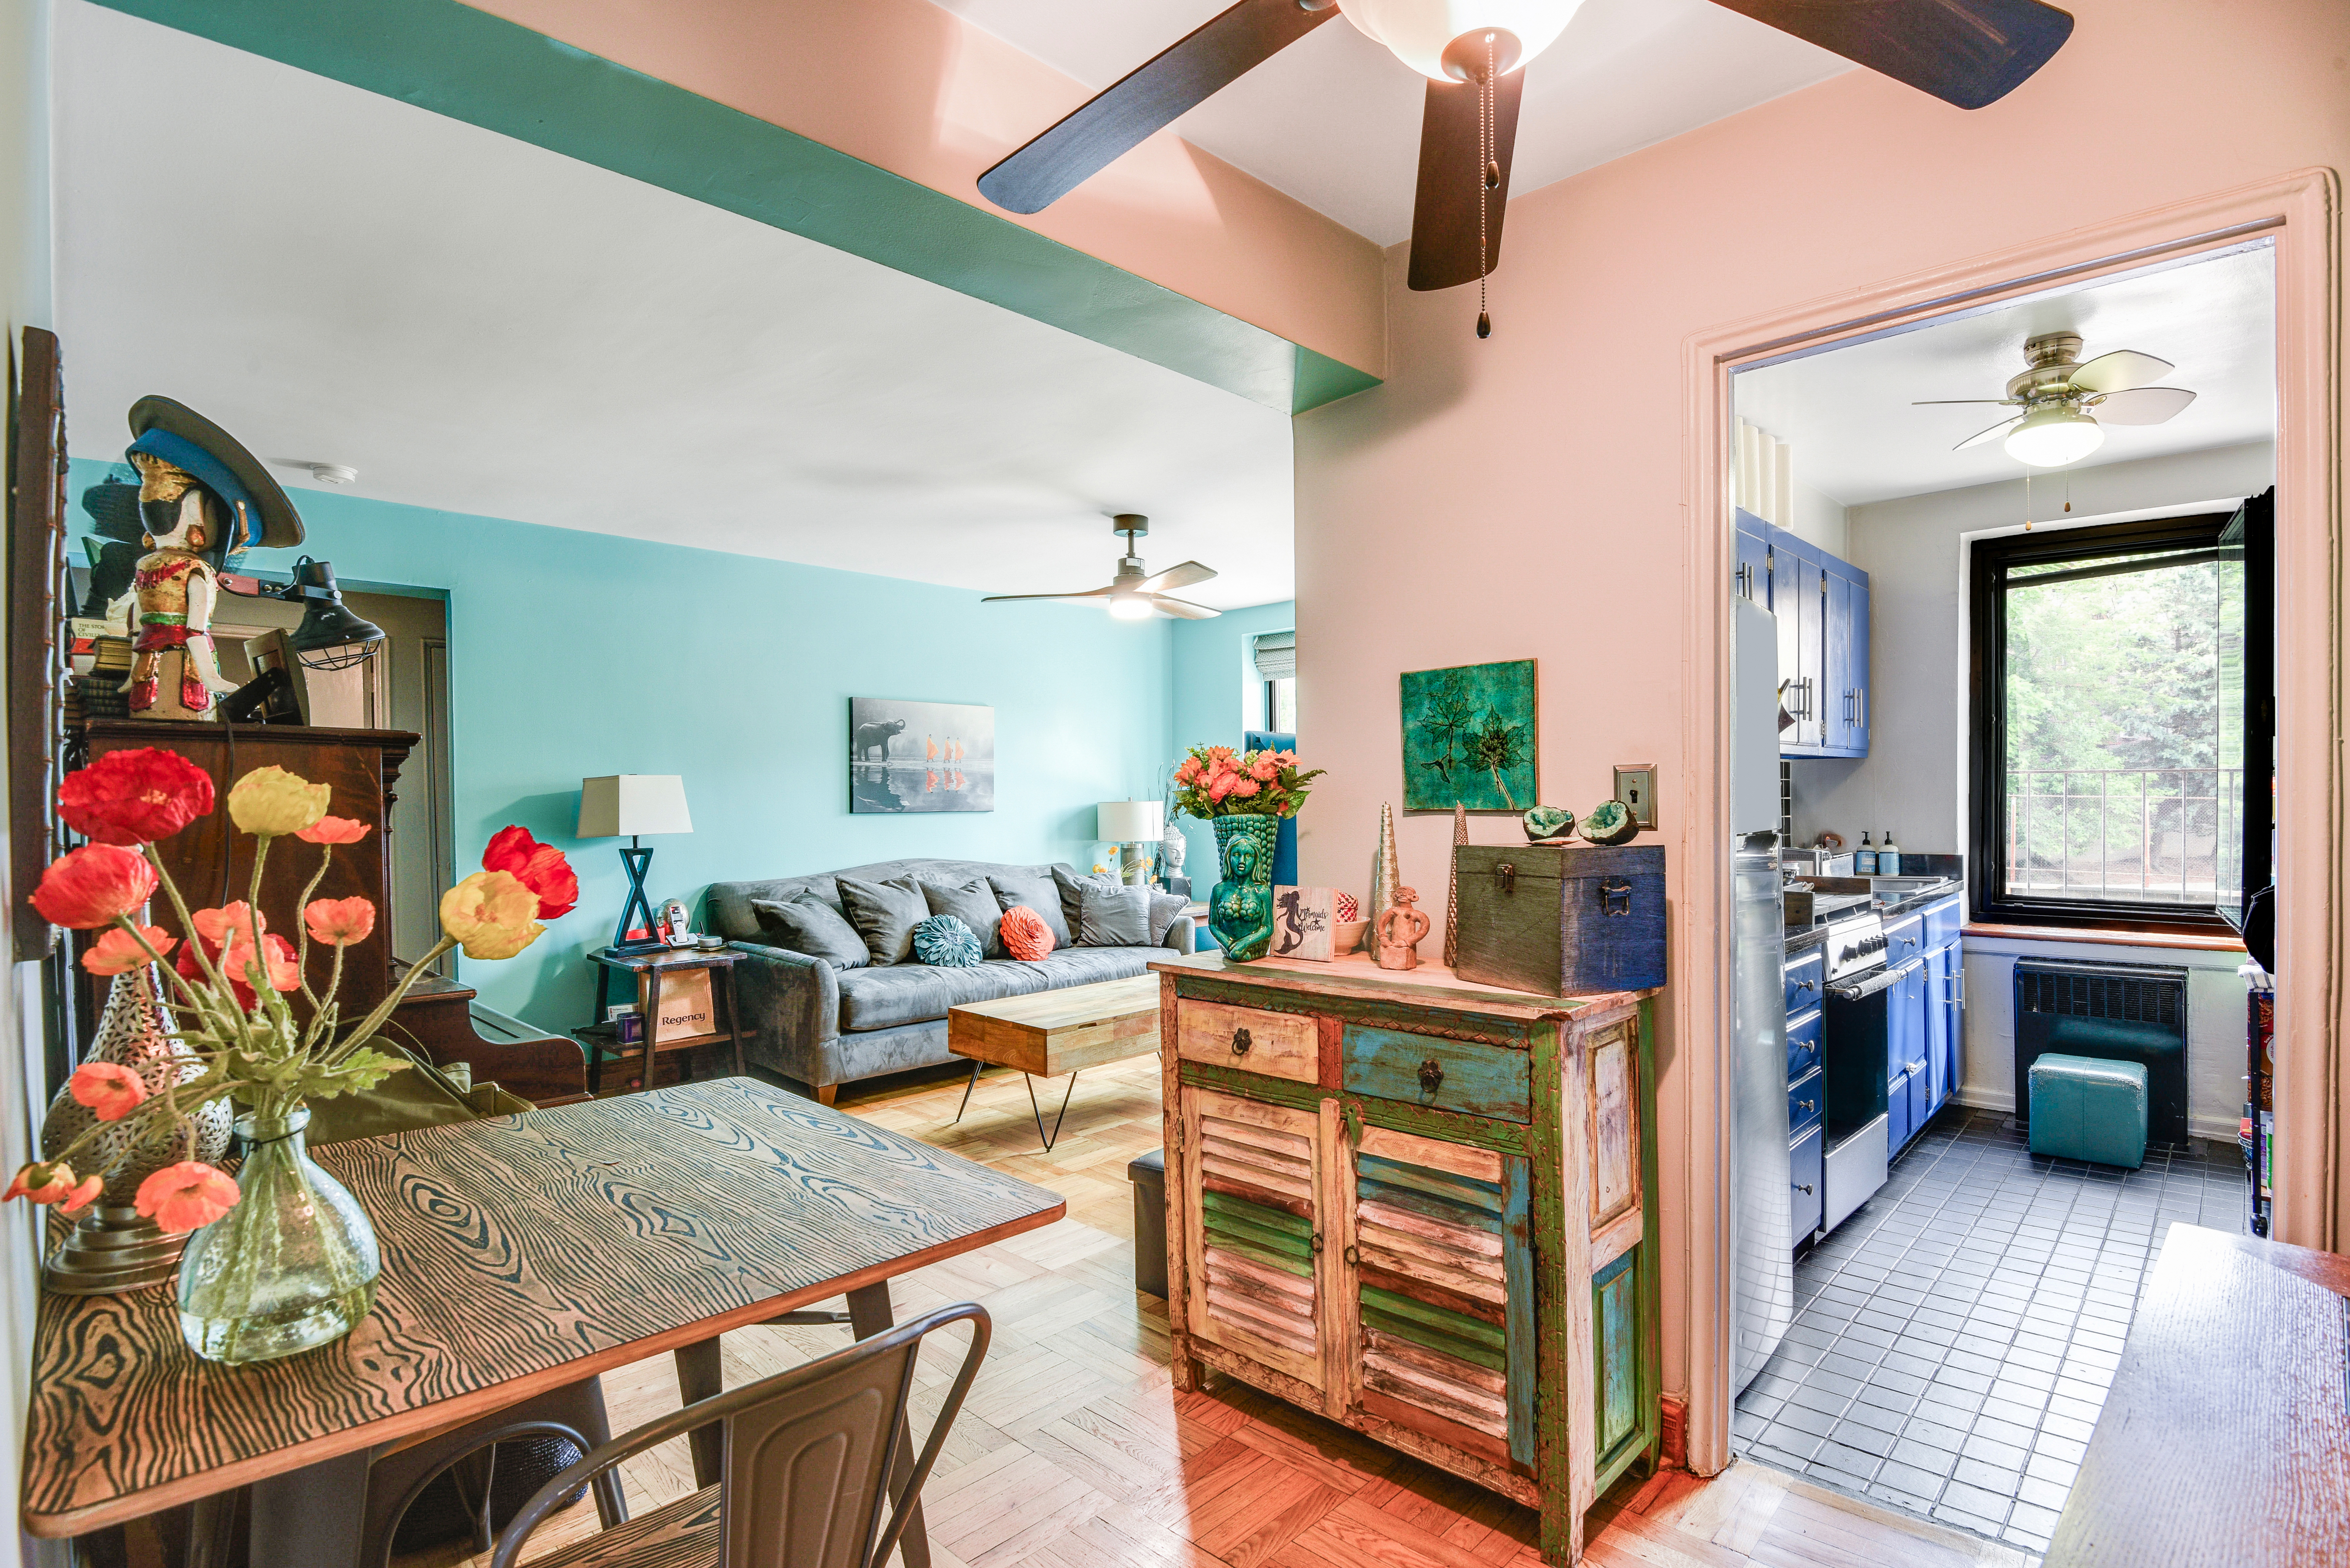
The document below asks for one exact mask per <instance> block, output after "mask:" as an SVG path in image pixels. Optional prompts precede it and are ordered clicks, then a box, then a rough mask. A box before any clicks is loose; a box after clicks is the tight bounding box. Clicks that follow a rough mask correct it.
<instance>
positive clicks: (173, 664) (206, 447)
mask: <svg viewBox="0 0 2350 1568" xmlns="http://www.w3.org/2000/svg"><path fill="white" fill-rule="evenodd" d="M130 434H131V437H132V439H131V442H130V450H129V451H128V452H126V453H125V454H124V455H125V456H126V457H128V458H129V459H130V462H131V464H132V465H133V466H134V467H136V468H137V469H138V471H139V512H140V520H141V521H142V523H143V524H145V534H144V535H143V537H142V539H141V541H140V542H141V543H142V544H143V545H146V546H147V548H148V551H149V554H147V555H145V556H140V559H139V564H138V567H137V571H136V575H135V576H133V578H132V579H131V586H132V588H133V591H134V592H135V593H136V595H137V597H138V606H137V609H136V612H135V616H134V623H135V624H134V626H133V633H134V639H133V642H132V648H133V649H134V650H135V652H136V653H137V655H138V658H137V660H136V662H134V663H133V664H132V666H131V669H130V678H129V679H128V680H125V681H124V682H123V685H122V688H121V690H122V691H125V692H126V693H128V694H129V697H130V711H131V713H132V714H133V715H135V716H138V717H141V718H149V719H210V718H213V717H214V716H215V708H214V704H213V699H214V698H215V697H218V696H224V695H225V694H227V693H228V692H231V691H234V690H236V687H235V683H234V682H233V681H231V680H228V679H227V678H225V677H224V676H223V675H222V674H221V669H220V659H219V656H218V654H217V653H215V652H214V650H213V639H212V612H213V604H214V603H215V602H216V601H217V600H218V598H219V596H220V575H221V573H222V572H223V571H224V570H226V569H228V567H229V566H232V565H234V563H235V561H236V559H237V558H238V557H240V556H243V555H244V552H245V551H246V550H248V549H250V548H252V547H254V546H255V545H264V546H267V547H270V548H276V547H280V546H283V545H298V544H300V543H301V542H302V519H301V516H300V514H297V513H296V511H295V510H294V504H293V503H292V502H291V501H289V500H287V499H286V492H285V491H284V490H283V489H281V488H279V486H278V483H277V482H276V480H275V479H272V478H271V477H270V476H269V473H268V471H267V470H265V469H264V468H263V467H262V466H261V464H260V462H258V461H256V460H255V457H254V455H253V454H252V453H251V452H247V451H245V449H244V446H243V445H241V444H240V443H239V442H238V441H236V439H235V438H234V437H233V436H231V435H230V434H229V433H228V432H227V431H224V430H222V429H221V428H220V427H219V426H217V425H215V424H213V422H212V421H210V420H207V419H205V418H204V417H203V415H202V414H199V413H197V412H196V411H195V410H192V409H190V408H187V407H185V406H183V405H182V404H180V403H177V402H174V401H172V400H171V399H169V398H141V399H140V400H139V401H138V402H136V403H134V404H133V405H131V409H130Z"/></svg>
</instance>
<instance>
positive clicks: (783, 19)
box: [473, 0, 1387, 375]
mask: <svg viewBox="0 0 2350 1568" xmlns="http://www.w3.org/2000/svg"><path fill="white" fill-rule="evenodd" d="M473 3H474V4H476V5H478V6H479V8H480V9H482V10H484V11H487V12H490V13H491V14H493V15H494V16H503V17H504V18H505V19H506V20H507V21H510V22H515V23H517V24H519V25H521V26H525V27H529V28H532V29H533V30H535V31H536V32H540V33H544V34H546V36H549V37H552V38H559V39H561V40H562V41H563V42H565V43H567V44H571V45H574V46H576V47H579V48H583V49H587V50H588V51H590V52H591V53H594V54H598V55H601V56H603V57H605V58H606V59H609V60H617V61H619V63H620V64H622V65H625V66H629V67H633V68H635V69H637V70H640V71H643V72H644V73H645V74H646V75H648V76H652V77H658V78H660V79H661V80H663V81H666V82H669V83H671V84H672V85H674V86H677V87H681V88H685V89H687V90H688V91H690V92H694V93H699V94H701V95H702V97H704V98H707V99H713V100H715V101H717V102H719V103H723V104H725V105H727V106H728V107H730V108H733V109H740V110H742V111H743V113H745V114H751V115H756V116H757V117H759V118H760V119H764V120H767V121H769V122H770V123H772V124H775V125H780V126H782V127H784V128H785V130H794V131H797V132H798V133H799V134H801V135H803V136H806V137H807V138H809V139H810V140H816V141H820V142H822V143H823V144H824V145H826V146H827V147H830V148H833V149H834V150H836V151H841V152H846V153H847V154H848V155H849V156H851V157H853V158H860V159H863V160H864V161H866V162H868V163H872V164H877V165H879V167H881V168H883V169H887V170H889V171H892V172H893V173H897V174H901V175H903V176H904V177H906V178H907V179H909V180H913V181H917V182H920V183H922V184H924V185H928V186H930V187H931V189H933V190H935V191H941V192H945V193H946V194H947V195H950V196H952V197H955V198H956V199H957V200H959V201H963V202H970V203H971V204H972V205H973V206H975V207H979V208H982V209H983V210H984V211H986V212H989V213H995V214H996V215H997V216H999V217H1003V218H1007V219H1009V220H1010V221H1011V222H1013V223H1022V224H1024V225H1026V226H1027V227H1029V228H1031V229H1034V230H1035V231H1036V232H1037V233H1039V234H1047V235H1050V236H1051V237H1052V238H1054V239H1056V240H1059V241H1060V242H1062V243H1063V244H1067V245H1070V246H1072V247H1074V248H1076V249H1077V250H1080V251H1083V252H1085V253H1086V254H1088V255H1093V256H1097V257H1099V258H1100V259H1102V260H1104V261H1107V262H1109V263H1111V264H1113V265H1118V266H1120V267H1123V268H1125V269H1126V270H1127V271H1128V272H1131V273H1133V274H1135V275H1138V276H1140V277H1145V278H1149V280H1151V281H1152V282H1154V283H1158V284H1160V285H1163V286H1166V287H1168V288H1170V289H1173V290H1174V291H1175V292H1177V293H1178V294H1182V295H1187V296H1190V297H1191V298H1193V299H1196V300H1199V301H1200V302H1201V303H1202V304H1205V305H1211V306H1214V307H1216V308H1217V309H1219V310H1222V311H1223V312H1224V313H1225V314H1226V315H1229V316H1235V317H1240V318H1241V319H1242V320H1243V321H1248V322H1252V323H1253V324H1255V325H1256V326H1259V327H1263V328H1264V329H1265V330H1267V331H1269V332H1272V333H1274V334H1276V335H1277V336H1279V337H1286V338H1288V339H1289V340H1290V341H1291V342H1293V343H1302V344H1304V345H1305V346H1306V347H1307V348H1314V349H1317V350H1319V351H1320V352H1322V353H1324V354H1326V355H1328V356H1329V357H1330V358H1334V359H1336V360H1338V361H1339V362H1340V363H1341V364H1346V365H1351V366H1353V367H1355V368H1356V369H1360V370H1367V371H1369V372H1370V373H1371V374H1373V375H1378V374H1381V373H1382V370H1383V368H1384V365H1385V363H1386V358H1387V353H1386V348H1387V346H1386V324H1385V321H1384V319H1383V316H1382V311H1381V305H1382V296H1381V290H1380V257H1379V253H1378V247H1376V246H1375V245H1373V244H1371V242H1370V241H1368V240H1367V239H1365V238H1363V237H1362V236H1361V235H1360V234H1355V233H1354V232H1352V231H1351V230H1348V229H1345V228H1342V227H1340V226H1339V225H1338V224H1337V223H1333V222H1332V221H1331V220H1329V219H1328V218H1326V217H1324V216H1322V215H1321V214H1320V213H1316V212H1315V211H1313V210H1312V209H1311V208H1308V207H1306V206H1305V205H1303V204H1301V203H1300V202H1295V201H1294V200H1292V199H1291V198H1289V197H1287V196H1284V195H1283V194H1282V193H1281V192H1278V191H1275V190H1274V188H1273V187H1272V186H1270V185H1267V184H1265V183H1263V182H1262V181H1259V180H1257V179H1256V178H1255V177H1253V175H1248V174H1244V173H1243V172H1241V171H1239V170H1237V169H1235V168H1233V167H1232V165H1231V164H1229V163H1226V162H1224V161H1222V159H1219V158H1214V157H1211V156H1210V155H1209V154H1207V153H1205V152H1202V151H1200V150H1199V149H1197V148H1195V147H1193V146H1191V144H1190V143H1189V142H1186V141H1183V140H1180V139H1179V138H1178V137H1176V136H1175V135H1174V134H1173V133H1172V132H1166V131H1162V132H1161V133H1159V135H1158V136H1156V137H1154V138H1152V139H1151V140H1149V141H1148V142H1145V143H1144V144H1143V145H1142V146H1140V147H1138V148H1136V149H1135V150H1134V151H1131V152H1129V153H1128V154H1127V155H1126V156H1125V157H1124V158H1122V159H1120V160H1118V161H1117V162H1116V163H1114V164H1112V165H1111V166H1110V167H1109V168H1107V169H1105V170H1103V171H1101V172H1100V173H1099V174H1097V175H1095V176H1094V177H1093V178H1092V179H1091V180H1089V181H1087V182H1086V183H1085V184H1083V185H1081V186H1079V187H1078V188H1077V189H1076V190H1075V191H1072V192H1069V194H1067V195H1066V196H1064V197H1062V198H1061V199H1060V200H1059V201H1058V202H1055V203H1054V204H1053V205H1052V206H1050V207H1047V208H1046V209H1045V211H1044V212H1042V213H1036V214H1035V216H1033V217H1021V216H1019V215H1017V214H1014V213H1003V212H1002V211H1000V210H999V209H998V208H996V207H994V206H993V205H991V204H990V203H989V202H987V200H986V199H985V198H984V197H983V196H981V195H980V193H979V190H978V187H977V186H976V184H975V183H974V182H975V181H977V180H978V178H979V176H980V174H981V172H982V171H984V170H986V169H987V168H988V167H989V166H991V165H992V164H993V163H995V162H997V161H999V160H1001V159H1002V158H1003V156H1004V155H1005V154H1006V153H1008V152H1010V151H1012V150H1013V149H1014V148H1015V147H1018V146H1019V145H1020V144H1021V143H1022V142H1024V141H1026V140H1028V139H1029V138H1030V137H1032V136H1034V135H1035V134H1036V133H1037V132H1038V131H1040V130H1044V129H1045V127H1046V126H1048V125H1050V124H1052V123H1053V122H1054V121H1055V120H1056V119H1060V118H1061V117H1062V116H1063V115H1065V114H1066V113H1067V112H1068V111H1069V110H1071V109H1075V108H1076V107H1077V105H1079V104H1080V103H1083V102H1084V101H1085V100H1086V99H1087V98H1088V97H1089V96H1091V95H1090V94H1089V93H1088V92H1087V89H1086V88H1083V87H1081V86H1079V85H1078V84H1077V83H1076V82H1075V81H1073V80H1071V79H1070V78H1067V77H1065V76H1063V75H1061V74H1060V73H1059V72H1057V71H1055V70H1054V69H1053V68H1052V67H1049V66H1046V65H1045V64H1043V63H1042V62H1040V61H1038V60H1036V59H1034V58H1032V57H1029V56H1027V55H1024V54H1022V53H1021V52H1020V51H1019V50H1017V49H1015V48H1014V47H1012V46H1011V45H1009V44H1007V43H1005V42H1004V41H1003V40H1002V39H1001V38H998V37H996V36H994V35H993V34H991V33H987V32H984V31H983V30H981V29H980V28H978V27H975V26H971V25H970V24H969V23H967V22H964V21H963V20H962V18H961V17H959V16H955V15H954V14H953V13H951V12H949V11H945V10H942V9H941V8H940V7H939V6H936V5H931V4H929V3H928V0H792V3H790V4H776V3H775V0H659V3H657V4H655V3H649V0H473ZM1168 41H1169V42H1170V43H1172V42H1173V41H1174V40H1173V39H1172V38H1171V37H1170V39H1169V40H1168Z"/></svg>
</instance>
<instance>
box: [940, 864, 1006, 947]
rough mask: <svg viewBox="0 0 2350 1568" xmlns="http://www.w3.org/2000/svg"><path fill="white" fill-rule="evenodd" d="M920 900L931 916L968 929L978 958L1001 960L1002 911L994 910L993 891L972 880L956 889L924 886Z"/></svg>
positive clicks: (980, 882)
mask: <svg viewBox="0 0 2350 1568" xmlns="http://www.w3.org/2000/svg"><path fill="white" fill-rule="evenodd" d="M922 897H923V898H925V899H927V900H929V902H930V907H931V914H933V915H952V916H953V917H954V918H955V919H958V920H961V921H962V923H963V924H964V925H966V926H969V927H970V928H971V934H972V936H975V937H977V938H978V939H979V955H980V957H982V958H1002V957H1003V934H1002V933H1003V910H1002V909H999V908H997V907H996V902H995V889H994V888H991V887H989V886H988V885H987V884H986V883H985V882H983V881H981V880H980V879H979V878H977V877H973V878H972V879H971V880H970V881H968V882H965V883H964V884H963V885H962V886H961V887H960V888H949V887H946V886H944V885H942V884H941V883H937V882H925V883H923V884H922Z"/></svg>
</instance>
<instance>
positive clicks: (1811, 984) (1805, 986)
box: [1795, 980, 1820, 991]
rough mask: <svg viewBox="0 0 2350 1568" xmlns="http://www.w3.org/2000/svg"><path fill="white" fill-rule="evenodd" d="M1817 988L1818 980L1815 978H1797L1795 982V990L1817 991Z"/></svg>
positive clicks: (1818, 986) (1818, 985)
mask: <svg viewBox="0 0 2350 1568" xmlns="http://www.w3.org/2000/svg"><path fill="white" fill-rule="evenodd" d="M1819 988H1820V984H1819V981H1815V980H1799V981H1796V982H1795V989H1796V990H1797V991H1817V990H1819Z"/></svg>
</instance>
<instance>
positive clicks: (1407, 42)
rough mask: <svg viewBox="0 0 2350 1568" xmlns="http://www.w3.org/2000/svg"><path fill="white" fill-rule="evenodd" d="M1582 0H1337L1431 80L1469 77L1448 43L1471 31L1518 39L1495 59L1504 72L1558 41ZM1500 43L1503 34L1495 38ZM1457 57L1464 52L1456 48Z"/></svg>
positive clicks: (1367, 32) (1364, 30)
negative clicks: (1452, 63) (1453, 62)
mask: <svg viewBox="0 0 2350 1568" xmlns="http://www.w3.org/2000/svg"><path fill="white" fill-rule="evenodd" d="M1582 4H1583V0H1338V9H1339V10H1340V11H1341V12H1342V13H1344V15H1345V16H1346V18H1347V21H1349V22H1352V23H1353V24H1354V25H1355V27H1356V30H1357V31H1358V32H1360V33H1361V34H1362V35H1363V36H1365V37H1367V38H1369V39H1371V40H1373V41H1374V42H1376V43H1378V44H1380V45H1382V46H1384V47H1386V49H1387V51H1388V53H1389V54H1391V55H1393V56H1394V57H1396V58H1397V59H1399V60H1401V61H1402V62H1403V63H1404V64H1405V65H1408V66H1409V67H1411V68H1412V69H1413V70H1416V71H1418V72H1419V74H1420V75H1421V76H1424V77H1426V78H1429V79H1430V81H1440V82H1453V81H1461V80H1464V79H1466V78H1464V77H1463V76H1462V75H1461V73H1460V71H1459V70H1457V69H1455V68H1452V67H1451V66H1449V65H1448V63H1447V60H1446V50H1447V47H1449V46H1450V45H1451V44H1452V43H1453V42H1454V40H1456V39H1459V38H1462V37H1465V36H1469V35H1472V34H1474V35H1479V36H1481V37H1482V34H1484V33H1485V32H1487V31H1493V32H1497V33H1500V34H1503V35H1504V36H1506V37H1507V38H1509V39H1514V40H1515V42H1516V45H1517V48H1516V51H1515V55H1514V58H1513V57H1512V56H1511V54H1510V52H1509V51H1507V50H1506V49H1503V50H1501V51H1499V52H1498V54H1497V58H1496V64H1497V65H1498V66H1499V67H1500V68H1501V70H1502V71H1503V72H1504V73H1506V72H1508V71H1510V70H1511V69H1513V67H1516V66H1523V65H1524V64H1525V63H1526V62H1527V61H1528V60H1531V59H1533V58H1534V57H1535V56H1536V55H1539V54H1541V53H1542V52H1543V51H1544V49H1547V48H1549V47H1551V45H1553V44H1555V43H1556V42H1557V41H1558V36H1559V35H1560V34H1561V33H1564V32H1565V31H1566V25H1567V24H1568V23H1569V22H1571V21H1573V20H1574V19H1575V11H1576V10H1577V8H1579V7H1580V6H1581V5H1582ZM1495 42H1496V43H1497V44H1500V43H1502V42H1503V40H1502V39H1496V40H1495ZM1460 57H1461V54H1460V52H1459V51H1455V52H1454V59H1455V60H1456V61H1457V60H1458V59H1459V58H1460Z"/></svg>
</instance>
